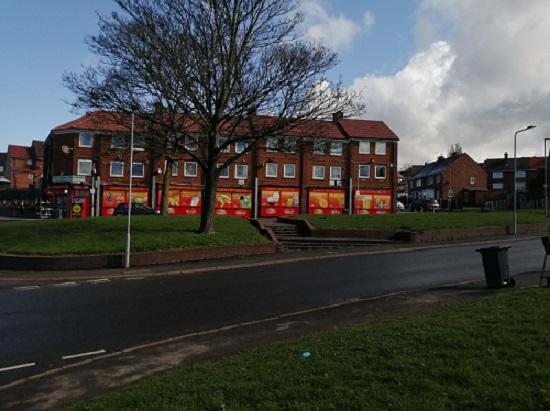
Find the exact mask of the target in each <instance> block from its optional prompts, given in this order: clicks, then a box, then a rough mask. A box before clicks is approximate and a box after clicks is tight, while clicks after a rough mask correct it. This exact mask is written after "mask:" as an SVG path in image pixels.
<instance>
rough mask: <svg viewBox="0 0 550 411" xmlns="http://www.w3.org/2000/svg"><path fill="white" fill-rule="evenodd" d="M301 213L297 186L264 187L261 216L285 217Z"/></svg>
mask: <svg viewBox="0 0 550 411" xmlns="http://www.w3.org/2000/svg"><path fill="white" fill-rule="evenodd" d="M298 214H300V191H299V190H298V189H297V188H275V187H262V189H261V201H260V217H285V216H293V215H298Z"/></svg>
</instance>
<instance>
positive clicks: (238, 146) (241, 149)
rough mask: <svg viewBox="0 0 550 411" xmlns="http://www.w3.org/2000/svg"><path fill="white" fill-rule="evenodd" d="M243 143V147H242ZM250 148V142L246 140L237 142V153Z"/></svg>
mask: <svg viewBox="0 0 550 411" xmlns="http://www.w3.org/2000/svg"><path fill="white" fill-rule="evenodd" d="M241 145H243V147H240V146H241ZM247 148H248V143H247V142H246V141H237V142H236V143H235V153H237V154H240V153H243V152H244V151H245V150H246V149H247Z"/></svg>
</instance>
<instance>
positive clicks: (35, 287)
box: [13, 285, 40, 291]
mask: <svg viewBox="0 0 550 411" xmlns="http://www.w3.org/2000/svg"><path fill="white" fill-rule="evenodd" d="M39 288H40V286H39V285H26V286H23V287H14V288H13V289H14V290H17V291H29V290H37V289H39Z"/></svg>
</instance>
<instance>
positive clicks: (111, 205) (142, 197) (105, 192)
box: [101, 186, 149, 217]
mask: <svg viewBox="0 0 550 411" xmlns="http://www.w3.org/2000/svg"><path fill="white" fill-rule="evenodd" d="M101 189H102V192H101V215H102V216H104V217H106V216H111V215H113V212H114V211H115V208H116V206H117V205H119V204H120V203H129V202H130V201H129V191H130V190H129V188H128V186H103V187H102V188H101ZM148 200H149V190H148V189H147V187H139V186H137V187H132V203H141V204H147V201H148Z"/></svg>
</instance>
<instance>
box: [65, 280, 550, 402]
mask: <svg viewBox="0 0 550 411" xmlns="http://www.w3.org/2000/svg"><path fill="white" fill-rule="evenodd" d="M549 293H550V291H549V290H548V289H530V290H519V291H509V292H506V293H503V294H499V295H497V296H494V297H488V298H482V299H478V300H475V301H469V302H465V303H459V304H456V305H454V306H451V307H448V308H445V309H440V310H437V311H433V312H430V313H426V314H421V315H415V316H411V317H407V318H403V319H400V320H396V321H387V322H379V323H367V324H364V325H361V326H355V327H346V328H339V329H335V330H332V331H329V332H324V333H319V334H315V335H312V336H309V337H306V338H300V339H297V340H294V341H292V342H289V343H279V344H274V345H270V346H265V347H261V348H259V349H255V350H252V351H249V352H246V353H244V354H241V355H238V356H234V357H230V358H227V359H224V360H221V361H215V362H214V361H213V362H208V363H204V364H201V365H197V366H194V367H190V368H183V369H179V370H175V371H172V372H169V373H166V374H163V375H161V376H158V377H153V378H149V379H145V380H144V381H142V382H141V383H138V384H135V385H133V386H131V387H129V388H126V389H123V390H120V391H116V392H113V393H110V394H107V395H105V396H102V397H99V398H97V399H95V400H92V401H89V402H86V403H81V404H76V405H74V406H72V407H70V408H69V410H72V411H81V410H106V409H132V410H153V409H154V410H168V409H169V410H173V409H181V410H248V409H261V410H280V409H292V410H314V409H322V410H371V409H372V410H379V409H380V410H381V409H399V410H451V409H453V410H454V409H483V410H502V409H529V410H537V409H540V410H542V409H549V408H550V356H549V355H548V341H550V316H549V315H548V312H549V310H550V299H549ZM305 351H308V352H310V353H311V356H310V357H309V358H303V356H302V353H303V352H305Z"/></svg>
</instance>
